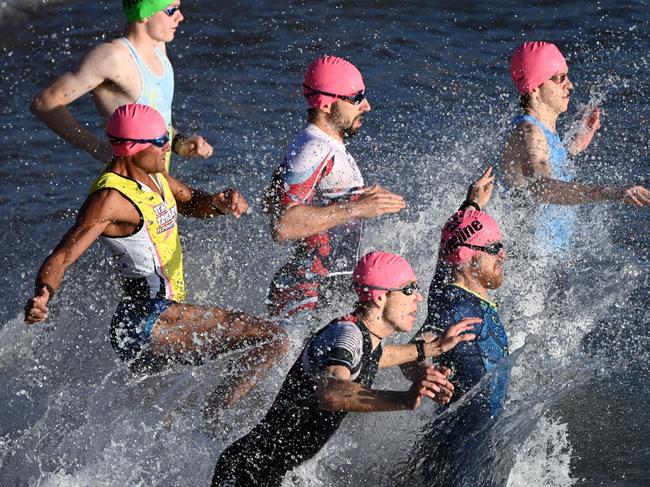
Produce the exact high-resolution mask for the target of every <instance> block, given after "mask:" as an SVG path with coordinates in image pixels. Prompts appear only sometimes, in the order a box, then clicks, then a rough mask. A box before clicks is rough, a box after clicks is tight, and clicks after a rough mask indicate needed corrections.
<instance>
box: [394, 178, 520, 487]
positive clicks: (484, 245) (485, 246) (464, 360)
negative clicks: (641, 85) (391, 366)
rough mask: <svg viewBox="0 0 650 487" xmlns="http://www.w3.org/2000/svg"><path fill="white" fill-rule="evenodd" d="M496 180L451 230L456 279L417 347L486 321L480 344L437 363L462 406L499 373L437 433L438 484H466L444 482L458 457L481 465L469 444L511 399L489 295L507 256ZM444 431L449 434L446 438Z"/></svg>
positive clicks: (447, 250) (408, 370)
mask: <svg viewBox="0 0 650 487" xmlns="http://www.w3.org/2000/svg"><path fill="white" fill-rule="evenodd" d="M493 179H494V176H492V172H491V168H488V170H487V171H486V172H485V173H484V174H483V176H481V178H480V179H479V180H478V181H477V182H476V183H474V185H472V187H470V190H469V192H468V200H466V202H465V203H464V204H463V205H462V206H461V208H460V209H459V210H458V211H457V212H456V213H454V214H453V215H452V216H451V218H450V219H449V220H448V221H447V223H446V224H445V225H444V227H443V229H442V236H441V240H440V252H439V261H440V262H442V264H444V265H446V266H447V268H448V270H449V275H448V277H447V280H446V281H444V280H443V279H441V278H440V277H438V279H434V281H433V282H432V284H431V287H430V288H429V297H428V313H427V318H426V320H425V322H424V324H423V325H422V328H420V330H419V331H418V333H417V334H416V336H415V337H414V339H413V341H414V342H415V343H417V341H418V340H421V339H423V338H424V337H428V336H430V335H432V334H433V335H439V334H440V333H445V332H447V331H448V330H449V329H450V328H451V327H452V326H454V325H453V323H454V322H456V321H458V320H461V319H465V318H467V317H479V318H480V323H477V324H475V325H474V326H473V327H471V329H470V330H469V332H470V333H473V334H474V335H475V336H476V339H475V340H472V341H467V342H461V343H459V345H458V346H457V347H456V348H454V349H453V350H450V351H449V352H447V353H445V354H443V355H442V356H441V357H440V358H439V359H438V360H437V363H438V364H439V365H440V366H442V367H444V370H446V371H447V373H449V372H451V371H453V375H452V376H451V377H452V378H453V380H454V384H455V386H456V387H455V389H454V391H453V395H452V397H451V402H456V401H458V400H459V399H460V398H461V397H462V396H463V395H464V394H465V393H467V392H468V391H469V390H470V389H472V388H473V387H475V386H476V385H477V384H478V383H479V382H480V381H481V379H483V377H484V376H485V375H487V374H488V373H492V376H491V377H490V379H489V384H488V386H487V389H488V392H487V393H486V394H485V395H477V396H478V397H477V396H475V397H474V398H473V399H472V402H471V404H469V405H467V406H466V407H465V408H458V409H456V410H455V412H454V414H455V415H456V418H455V419H454V421H453V426H452V427H447V426H445V427H444V428H441V427H435V428H434V431H435V432H436V434H438V437H437V439H436V445H437V449H436V454H435V458H432V462H425V464H426V465H425V468H426V469H433V470H435V473H433V474H431V473H429V475H428V478H430V479H432V480H435V485H465V484H463V483H462V481H461V480H460V479H459V477H457V476H456V477H455V476H454V475H458V472H456V473H454V474H453V475H450V476H449V477H443V475H448V474H449V469H450V468H453V467H451V466H452V465H453V464H454V462H457V459H458V458H468V457H469V458H474V456H472V453H471V451H470V446H469V445H470V444H471V442H472V441H473V438H474V437H475V436H476V434H477V433H478V432H480V431H483V430H484V428H486V427H488V426H489V425H491V424H492V422H493V421H494V420H495V418H497V417H498V416H499V415H500V413H501V411H502V407H503V403H504V402H505V398H506V393H507V387H508V369H507V368H506V367H502V368H498V369H497V366H498V365H499V363H500V362H501V361H503V360H504V359H505V358H506V357H507V356H508V353H509V352H508V350H509V349H508V346H509V345H508V336H507V334H506V331H505V328H504V326H503V324H502V322H501V319H500V317H499V313H498V311H497V305H496V303H495V302H494V301H492V299H491V298H490V296H489V291H491V290H494V289H498V288H499V287H501V285H502V283H503V279H504V273H503V265H504V263H505V259H506V253H505V250H504V245H503V241H502V235H501V230H500V228H499V225H498V224H497V223H496V221H495V220H494V219H493V218H492V217H491V216H490V215H488V214H487V213H486V212H485V211H483V210H482V208H484V206H485V204H486V203H487V201H488V200H489V198H490V195H491V193H492V188H493V184H492V181H493ZM442 264H439V266H438V269H437V272H440V270H441V268H442ZM441 284H442V285H441ZM428 339H430V338H428ZM402 371H403V372H404V374H405V375H406V377H407V378H413V377H415V376H416V374H417V368H416V367H415V366H414V364H405V365H403V366H402ZM434 425H435V423H434ZM441 430H444V431H446V433H445V434H442V433H440V431H441ZM441 437H442V439H441ZM427 442H428V440H427ZM423 449H424V451H425V453H422V454H426V451H428V450H430V449H431V445H430V444H429V445H428V446H427V444H425V445H424V448H423ZM418 455H420V454H419V453H418ZM443 479H444V480H443Z"/></svg>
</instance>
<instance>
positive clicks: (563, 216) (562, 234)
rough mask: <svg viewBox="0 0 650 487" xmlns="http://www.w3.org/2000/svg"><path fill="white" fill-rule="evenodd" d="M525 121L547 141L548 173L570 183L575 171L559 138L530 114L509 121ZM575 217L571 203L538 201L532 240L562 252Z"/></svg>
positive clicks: (544, 247) (515, 123)
mask: <svg viewBox="0 0 650 487" xmlns="http://www.w3.org/2000/svg"><path fill="white" fill-rule="evenodd" d="M523 122H529V123H532V124H534V125H536V126H537V127H539V129H540V130H541V131H542V133H543V134H544V137H545V138H546V142H547V144H548V152H549V165H550V168H551V176H552V177H553V178H554V179H557V180H559V181H565V182H571V181H573V179H574V177H575V174H574V172H573V169H572V168H571V166H570V164H569V160H568V157H567V151H566V149H565V148H564V144H563V143H562V141H561V140H560V137H559V136H558V135H557V134H556V133H554V132H551V131H550V130H549V129H548V128H546V127H545V126H544V125H543V124H542V123H541V122H540V121H539V120H537V119H536V118H535V117H533V116H532V115H520V116H518V117H517V118H515V119H514V120H513V122H512V124H513V127H516V126H518V125H520V124H521V123H523ZM575 218H576V209H575V207H573V206H571V205H554V204H541V205H539V211H538V215H537V225H536V228H535V241H536V242H537V245H538V247H540V248H542V249H545V250H546V251H547V252H549V253H553V254H559V255H560V256H561V255H562V254H566V253H567V252H568V251H569V249H570V244H571V237H572V235H573V230H574V225H575Z"/></svg>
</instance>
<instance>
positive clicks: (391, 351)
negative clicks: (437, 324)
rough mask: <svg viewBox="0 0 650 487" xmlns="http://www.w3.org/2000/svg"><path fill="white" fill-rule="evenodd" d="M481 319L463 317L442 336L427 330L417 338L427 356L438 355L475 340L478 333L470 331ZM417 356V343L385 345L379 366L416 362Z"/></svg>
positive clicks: (385, 366)
mask: <svg viewBox="0 0 650 487" xmlns="http://www.w3.org/2000/svg"><path fill="white" fill-rule="evenodd" d="M481 321H482V320H481V318H463V319H462V320H460V321H458V322H457V323H454V324H453V325H451V326H450V327H449V328H447V329H446V330H445V331H444V332H443V333H442V335H440V336H438V335H435V334H433V333H431V332H425V333H420V334H418V336H417V337H416V339H415V340H417V341H421V342H422V345H423V348H424V355H425V358H430V357H438V356H440V355H442V354H443V353H445V352H448V351H449V350H451V349H452V348H454V347H455V346H456V345H458V344H459V343H461V342H469V341H471V340H474V339H475V338H476V335H475V334H474V333H469V332H470V331H471V330H472V328H474V326H475V325H476V324H478V323H480V322H481ZM417 358H418V352H417V346H416V344H415V343H407V344H405V345H385V346H384V352H383V353H382V355H381V359H380V360H379V367H381V368H382V369H383V368H387V367H394V366H395V365H401V364H405V363H408V362H414V361H416V360H417Z"/></svg>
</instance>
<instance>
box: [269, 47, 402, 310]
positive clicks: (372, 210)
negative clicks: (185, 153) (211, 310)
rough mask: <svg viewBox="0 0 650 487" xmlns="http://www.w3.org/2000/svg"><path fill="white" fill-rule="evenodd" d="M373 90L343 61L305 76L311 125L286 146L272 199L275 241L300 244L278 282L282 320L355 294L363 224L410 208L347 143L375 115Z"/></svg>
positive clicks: (273, 297) (322, 61) (272, 294)
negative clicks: (371, 176) (370, 181)
mask: <svg viewBox="0 0 650 487" xmlns="http://www.w3.org/2000/svg"><path fill="white" fill-rule="evenodd" d="M365 89H366V87H365V85H364V82H363V78H362V77H361V73H360V72H359V70H358V69H357V68H356V67H355V66H354V65H353V64H351V63H350V62H348V61H346V60H345V59H341V58H339V57H335V56H324V57H320V58H318V59H316V60H315V61H313V62H312V64H311V65H310V66H309V67H308V68H307V71H306V72H305V77H304V81H303V84H302V91H303V94H304V96H305V100H306V102H307V106H308V107H309V108H308V109H307V123H308V124H307V127H306V128H305V129H303V130H302V131H301V132H300V133H299V134H298V136H297V137H296V138H295V139H294V140H293V142H292V143H291V144H290V145H289V147H288V148H287V149H286V151H285V156H284V162H283V163H282V164H281V165H280V166H279V167H278V168H277V170H276V171H275V173H274V176H273V179H272V181H271V184H270V185H269V187H268V188H267V190H266V193H265V198H264V200H265V207H266V211H267V213H269V216H270V221H271V232H272V235H273V238H274V240H276V241H291V242H293V244H294V245H293V247H294V249H293V258H292V259H291V261H290V262H289V263H287V264H286V265H284V266H283V267H282V268H281V269H280V270H279V271H278V272H277V273H276V274H275V276H274V277H273V280H272V282H271V286H270V290H269V296H268V300H269V303H270V310H271V312H272V313H273V314H274V315H278V316H289V315H293V314H295V313H297V312H300V311H311V310H314V309H316V308H317V307H320V308H322V307H324V306H326V304H327V303H326V302H325V295H326V294H328V295H330V296H332V298H331V299H334V300H336V299H337V298H338V296H340V295H341V294H347V293H348V292H349V287H348V281H349V277H350V275H351V274H352V269H353V267H354V264H355V262H356V261H357V260H358V258H359V252H360V250H359V246H360V242H361V235H362V232H363V220H365V219H368V218H376V217H379V216H381V215H386V214H390V213H397V212H399V211H401V210H402V209H403V208H404V207H405V203H404V200H403V199H402V197H401V196H399V195H396V194H394V193H391V192H390V191H388V190H386V189H384V188H382V187H380V186H366V185H365V182H364V179H363V176H362V175H361V171H360V170H359V167H358V166H357V163H356V161H355V160H354V158H353V157H352V155H350V153H349V152H348V151H347V148H346V146H345V142H346V140H347V139H348V138H350V137H352V136H354V135H356V134H357V133H358V132H359V130H360V129H361V126H362V124H363V120H364V117H365V115H366V113H368V112H369V111H370V103H369V101H368V98H366V94H365Z"/></svg>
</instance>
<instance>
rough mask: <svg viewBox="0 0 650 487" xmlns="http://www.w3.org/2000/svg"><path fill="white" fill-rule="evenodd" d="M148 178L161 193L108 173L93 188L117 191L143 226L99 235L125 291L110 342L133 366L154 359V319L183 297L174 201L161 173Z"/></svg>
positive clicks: (112, 324)
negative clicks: (128, 231) (115, 234)
mask: <svg viewBox="0 0 650 487" xmlns="http://www.w3.org/2000/svg"><path fill="white" fill-rule="evenodd" d="M154 180H155V181H154ZM150 182H151V185H154V184H156V185H157V186H158V188H160V190H161V192H162V195H163V196H161V195H160V194H158V193H157V192H156V191H153V190H151V189H150V188H149V187H148V186H146V185H145V184H144V183H142V182H139V181H135V180H133V179H130V178H127V177H125V176H120V175H119V174H116V173H114V172H108V171H107V172H104V173H103V174H102V175H101V176H99V178H97V180H96V181H95V182H94V183H93V185H92V187H91V190H90V193H91V194H92V193H95V192H97V191H101V190H105V189H114V190H116V191H119V192H120V194H121V195H122V196H124V197H125V198H126V199H128V200H129V201H130V202H131V203H132V204H133V206H134V207H135V209H136V210H138V213H139V214H140V225H139V226H138V228H137V229H136V230H134V231H133V233H132V234H130V235H128V236H126V237H107V236H104V235H102V236H101V241H102V242H103V243H104V244H105V245H106V246H107V247H108V249H109V250H110V252H111V253H112V255H113V258H114V260H115V263H116V265H117V268H118V270H119V273H120V276H121V281H122V288H123V291H124V294H123V296H122V300H121V301H120V304H119V305H118V307H117V310H116V311H115V314H114V315H113V321H112V323H111V330H110V336H111V344H112V345H113V348H114V349H115V351H116V352H117V354H118V355H119V356H120V358H121V359H122V360H124V361H125V362H128V363H130V364H133V363H134V361H138V362H146V361H147V360H150V359H152V358H153V357H152V356H151V354H150V353H149V351H148V344H149V340H150V338H151V333H152V330H153V326H154V324H155V323H156V320H157V319H158V317H159V316H160V315H161V314H162V313H163V312H164V311H165V310H166V309H167V308H168V307H169V306H170V305H171V304H173V303H175V302H182V301H184V300H185V282H184V278H183V254H182V251H181V245H180V240H179V237H178V226H177V224H176V215H177V209H176V200H175V199H174V195H173V194H172V191H171V189H170V187H169V184H168V183H167V179H166V178H165V177H164V176H163V175H162V174H161V173H158V174H153V175H151V181H150Z"/></svg>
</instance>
